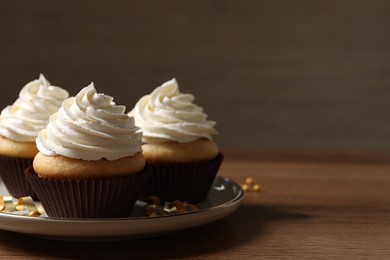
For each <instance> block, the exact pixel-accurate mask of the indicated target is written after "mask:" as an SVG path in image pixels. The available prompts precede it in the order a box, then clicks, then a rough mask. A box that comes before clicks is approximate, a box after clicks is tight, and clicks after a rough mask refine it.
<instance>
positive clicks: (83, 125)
mask: <svg viewBox="0 0 390 260" xmlns="http://www.w3.org/2000/svg"><path fill="white" fill-rule="evenodd" d="M125 109H126V107H125V106H118V105H116V104H115V103H114V102H113V98H112V97H110V96H107V95H104V94H98V93H96V89H95V87H94V85H93V83H91V84H90V85H89V86H88V87H85V88H83V89H82V90H81V91H80V92H79V93H78V94H77V95H76V97H71V98H68V99H66V100H65V101H64V103H63V105H62V106H61V108H60V109H59V110H58V112H57V113H55V114H53V115H52V116H51V117H50V120H49V124H48V125H47V128H46V129H43V130H42V131H41V132H40V133H39V135H38V138H37V140H36V142H37V147H38V149H39V151H40V152H42V153H43V154H45V155H48V156H55V155H62V156H65V157H68V158H74V159H82V160H100V159H102V158H106V159H107V160H117V159H120V158H123V157H127V156H132V155H134V154H136V153H138V152H141V151H142V148H141V146H142V133H140V132H138V130H139V128H138V127H136V126H135V124H134V118H132V117H130V116H129V115H127V114H126V113H125Z"/></svg>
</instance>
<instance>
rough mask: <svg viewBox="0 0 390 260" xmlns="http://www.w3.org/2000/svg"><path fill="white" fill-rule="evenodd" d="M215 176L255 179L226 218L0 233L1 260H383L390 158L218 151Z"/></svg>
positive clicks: (389, 216) (389, 252) (388, 251)
mask: <svg viewBox="0 0 390 260" xmlns="http://www.w3.org/2000/svg"><path fill="white" fill-rule="evenodd" d="M225 155H226V159H225V161H224V163H223V166H222V168H221V170H220V175H223V176H227V177H229V178H231V179H233V180H235V181H237V182H243V181H244V180H245V178H246V177H252V178H254V179H255V180H256V181H258V182H259V183H260V184H261V185H262V187H263V191H262V192H261V193H253V192H247V193H246V195H245V198H244V203H243V206H242V207H241V208H240V209H239V210H238V211H237V212H235V213H234V214H232V215H231V216H229V217H227V218H225V219H223V220H220V221H217V222H215V223H212V224H208V225H205V226H201V227H197V228H193V229H189V230H184V231H180V232H176V233H173V234H170V235H166V236H163V237H158V238H152V239H145V240H137V241H123V242H110V243H106V242H104V243H75V242H60V241H51V240H44V239H38V238H33V237H28V236H24V235H20V234H16V233H12V232H6V231H0V258H7V259H19V258H27V259H32V258H44V259H48V258H76V257H77V258H84V257H88V258H97V257H109V258H115V259H118V258H130V257H132V258H134V259H150V258H175V259H178V258H192V259H194V258H195V259H207V258H212V259H260V258H266V259H269V258H276V259H281V258H282V259H283V258H291V259H303V258H307V259H313V258H326V259H359V258H360V259H385V258H387V259H388V258H389V257H390V221H389V220H390V156H375V155H364V154H356V155H353V154H352V155H351V154H350V155H337V154H316V155H311V154H295V153H262V152H250V151H225Z"/></svg>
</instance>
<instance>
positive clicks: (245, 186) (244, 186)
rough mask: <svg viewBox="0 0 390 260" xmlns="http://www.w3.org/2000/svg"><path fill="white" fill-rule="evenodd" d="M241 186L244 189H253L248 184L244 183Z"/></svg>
mask: <svg viewBox="0 0 390 260" xmlns="http://www.w3.org/2000/svg"><path fill="white" fill-rule="evenodd" d="M241 187H242V189H243V190H244V191H249V190H250V189H251V187H250V186H249V185H248V184H243V185H242V186H241Z"/></svg>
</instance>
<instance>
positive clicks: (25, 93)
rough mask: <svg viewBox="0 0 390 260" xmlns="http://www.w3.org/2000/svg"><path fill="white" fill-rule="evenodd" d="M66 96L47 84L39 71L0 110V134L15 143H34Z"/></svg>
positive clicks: (58, 88)
mask: <svg viewBox="0 0 390 260" xmlns="http://www.w3.org/2000/svg"><path fill="white" fill-rule="evenodd" d="M68 96H69V94H68V92H67V91H66V90H65V89H62V88H60V87H55V86H51V85H50V83H49V81H47V80H46V78H45V77H44V76H43V75H42V74H41V75H40V76H39V79H37V80H33V81H31V82H29V83H28V84H27V85H25V86H24V87H23V88H22V90H21V91H20V93H19V98H18V99H17V100H16V101H15V102H14V103H13V105H11V106H7V107H6V108H4V109H3V111H1V115H0V135H2V136H4V137H6V138H8V139H11V140H14V141H16V142H34V141H35V138H36V137H37V135H38V133H39V131H40V130H42V129H43V128H45V127H46V125H47V123H48V122H49V117H50V115H51V114H53V113H55V112H56V111H57V110H58V108H59V107H60V106H61V104H62V102H63V101H64V100H65V99H66V98H68Z"/></svg>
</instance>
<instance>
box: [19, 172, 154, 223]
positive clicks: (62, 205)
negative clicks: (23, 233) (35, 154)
mask: <svg viewBox="0 0 390 260" xmlns="http://www.w3.org/2000/svg"><path fill="white" fill-rule="evenodd" d="M25 175H26V176H27V179H28V181H29V182H30V184H31V186H32V187H33V188H34V190H35V191H36V193H37V195H38V198H39V200H40V201H41V203H42V205H43V207H44V209H45V211H46V213H47V215H48V216H49V217H53V218H116V217H128V216H129V215H130V212H131V211H132V209H133V207H134V205H135V202H136V201H137V197H138V195H139V193H140V192H141V191H142V189H143V188H144V186H145V184H146V182H147V181H148V178H149V171H148V170H147V168H145V169H144V170H143V171H142V172H140V173H137V174H128V175H126V176H120V177H112V178H93V179H70V178H69V179H65V178H63V179H54V178H44V177H39V176H38V175H37V173H35V171H34V169H33V167H29V168H28V169H27V170H26V171H25Z"/></svg>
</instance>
